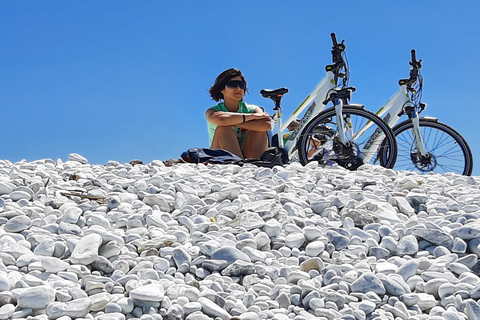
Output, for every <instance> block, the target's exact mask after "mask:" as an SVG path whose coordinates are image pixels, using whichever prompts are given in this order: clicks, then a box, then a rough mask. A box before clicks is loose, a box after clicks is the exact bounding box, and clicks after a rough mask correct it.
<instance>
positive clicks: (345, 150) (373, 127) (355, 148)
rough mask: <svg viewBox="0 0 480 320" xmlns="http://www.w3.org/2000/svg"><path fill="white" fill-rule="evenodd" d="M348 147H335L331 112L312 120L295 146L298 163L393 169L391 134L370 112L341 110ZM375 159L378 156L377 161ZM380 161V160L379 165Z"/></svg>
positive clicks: (335, 122) (334, 119)
mask: <svg viewBox="0 0 480 320" xmlns="http://www.w3.org/2000/svg"><path fill="white" fill-rule="evenodd" d="M343 118H344V119H345V120H347V121H346V122H345V124H346V128H345V131H346V135H347V140H348V141H349V144H348V145H347V146H344V145H342V144H340V143H339V135H338V132H339V128H338V119H337V116H336V113H335V109H334V108H330V109H328V110H325V111H324V112H322V113H320V114H319V115H318V116H316V117H315V118H314V119H313V120H312V121H311V122H310V123H309V124H308V125H307V127H306V128H305V129H304V130H303V132H302V134H301V136H300V139H299V142H298V144H297V147H298V154H299V160H300V162H301V163H302V164H303V165H305V164H307V163H308V162H311V161H318V162H319V164H323V165H335V164H338V165H341V166H343V167H345V168H347V169H350V170H355V169H357V168H358V167H359V166H360V165H362V164H364V163H370V164H375V165H382V166H384V167H386V168H393V166H394V164H395V160H396V156H397V144H396V140H395V136H394V134H393V132H392V130H391V129H390V128H389V127H388V125H387V124H385V122H384V121H383V120H382V119H380V118H379V117H378V116H376V115H375V114H373V113H371V112H370V111H367V110H364V109H360V108H352V107H344V108H343ZM379 155H382V157H380V156H379ZM380 160H382V161H381V162H380Z"/></svg>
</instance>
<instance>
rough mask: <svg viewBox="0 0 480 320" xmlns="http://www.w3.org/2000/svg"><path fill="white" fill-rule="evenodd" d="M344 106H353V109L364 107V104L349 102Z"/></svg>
mask: <svg viewBox="0 0 480 320" xmlns="http://www.w3.org/2000/svg"><path fill="white" fill-rule="evenodd" d="M343 107H344V108H354V109H365V106H364V105H363V104H360V103H350V104H344V105H343Z"/></svg>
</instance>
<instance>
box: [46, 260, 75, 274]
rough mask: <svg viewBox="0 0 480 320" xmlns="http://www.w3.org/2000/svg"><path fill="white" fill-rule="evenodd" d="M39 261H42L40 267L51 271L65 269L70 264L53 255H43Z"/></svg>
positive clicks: (55, 271)
mask: <svg viewBox="0 0 480 320" xmlns="http://www.w3.org/2000/svg"><path fill="white" fill-rule="evenodd" d="M41 263H42V267H44V268H45V271H47V272H51V273H57V272H59V271H65V270H67V268H68V267H69V266H70V264H69V263H68V262H65V261H63V260H61V259H59V258H55V257H44V258H43V259H42V260H41Z"/></svg>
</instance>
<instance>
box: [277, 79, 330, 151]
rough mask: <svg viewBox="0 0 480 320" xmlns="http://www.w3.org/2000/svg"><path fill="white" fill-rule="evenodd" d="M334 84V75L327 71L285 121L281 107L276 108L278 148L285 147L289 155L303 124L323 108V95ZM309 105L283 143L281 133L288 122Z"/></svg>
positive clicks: (324, 95)
mask: <svg viewBox="0 0 480 320" xmlns="http://www.w3.org/2000/svg"><path fill="white" fill-rule="evenodd" d="M335 87H336V86H335V75H334V73H333V72H332V71H327V74H326V75H325V77H324V78H323V79H322V80H321V81H320V82H319V83H318V84H317V86H316V87H315V89H313V91H312V92H311V93H310V94H309V95H308V96H307V98H305V100H303V102H302V103H301V104H300V105H299V106H298V107H297V109H296V110H295V111H294V112H293V114H292V115H291V116H290V117H289V118H288V119H287V121H286V122H284V123H282V109H281V107H280V108H277V110H276V114H275V117H274V120H275V125H276V127H277V134H278V136H277V139H278V146H279V147H280V148H285V150H286V151H287V152H288V155H289V157H290V156H291V154H292V153H293V149H294V148H295V146H296V145H297V142H298V138H299V134H300V132H301V131H302V130H303V128H304V127H305V125H306V124H307V123H308V121H309V120H310V119H313V117H315V116H316V115H318V114H319V113H320V112H322V111H323V110H325V107H326V105H325V104H323V101H324V100H325V97H326V96H327V95H328V92H329V91H330V90H332V89H334V88H335ZM307 106H309V108H308V110H307V111H306V112H305V114H304V115H303V117H302V119H301V120H300V123H299V125H298V126H297V127H296V128H295V130H293V132H292V134H291V135H290V136H289V138H288V140H287V142H286V144H285V145H284V143H283V133H284V132H285V130H286V129H287V127H288V125H289V124H290V122H292V121H293V120H295V119H297V118H298V117H299V115H300V114H302V112H303V111H304V110H305V109H306V108H307Z"/></svg>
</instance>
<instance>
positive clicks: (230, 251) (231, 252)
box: [211, 247, 251, 263]
mask: <svg viewBox="0 0 480 320" xmlns="http://www.w3.org/2000/svg"><path fill="white" fill-rule="evenodd" d="M211 258H212V259H214V260H225V261H227V263H233V262H235V261H237V260H243V261H247V262H251V260H250V257H249V256H248V255H247V254H245V253H243V252H242V251H240V250H238V249H237V248H234V247H223V248H219V249H217V250H215V251H214V252H213V253H212V256H211Z"/></svg>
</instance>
